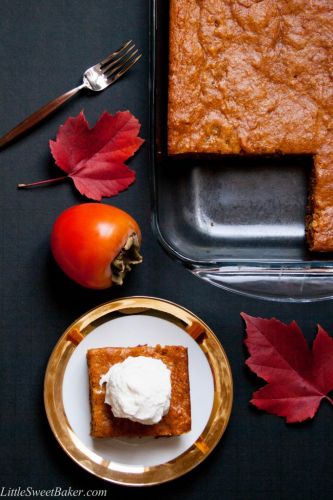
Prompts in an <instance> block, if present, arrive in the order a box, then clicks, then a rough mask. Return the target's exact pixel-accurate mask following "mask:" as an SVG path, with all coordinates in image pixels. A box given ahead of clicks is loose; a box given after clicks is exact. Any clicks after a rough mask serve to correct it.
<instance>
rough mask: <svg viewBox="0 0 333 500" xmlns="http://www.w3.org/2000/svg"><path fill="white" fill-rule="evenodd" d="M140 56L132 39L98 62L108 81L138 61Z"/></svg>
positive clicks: (120, 74)
mask: <svg viewBox="0 0 333 500" xmlns="http://www.w3.org/2000/svg"><path fill="white" fill-rule="evenodd" d="M140 57H141V54H139V51H138V49H136V48H135V45H134V43H133V42H132V40H129V41H128V42H126V43H124V45H122V46H121V47H120V48H119V49H118V50H116V51H115V52H112V54H110V55H109V56H108V57H107V58H106V59H104V60H103V61H102V62H101V63H100V70H101V71H102V72H103V74H104V76H105V77H106V78H107V79H108V80H109V81H110V82H113V81H115V80H117V79H118V78H120V77H121V76H122V75H123V74H124V73H125V72H126V71H128V70H129V69H130V68H131V67H132V66H133V65H134V64H135V63H136V62H138V60H139V59H140Z"/></svg>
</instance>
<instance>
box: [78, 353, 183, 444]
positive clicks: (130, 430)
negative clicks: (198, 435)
mask: <svg viewBox="0 0 333 500" xmlns="http://www.w3.org/2000/svg"><path fill="white" fill-rule="evenodd" d="M129 356H132V357H136V356H147V357H151V358H155V359H160V360H161V361H163V362H164V363H165V365H166V366H167V367H168V368H169V370H170V372H171V400H170V409H169V411H168V413H167V414H166V415H165V416H164V417H163V418H162V420H161V421H160V422H158V423H157V424H153V425H145V424H141V423H138V422H133V421H131V420H129V419H127V418H117V417H115V416H114V415H113V413H112V410H111V407H110V406H109V405H108V404H106V403H105V402H104V398H105V387H104V385H102V386H101V385H100V379H101V376H102V375H104V374H105V373H106V372H107V371H108V370H109V368H110V367H111V366H113V365H115V364H116V363H120V362H122V361H124V360H125V359H126V358H128V357H129ZM87 362H88V374H89V390H90V407H91V435H92V436H93V437H96V438H103V437H117V436H118V437H119V436H132V437H134V436H155V437H158V436H178V435H180V434H184V433H185V432H188V431H190V430H191V401H190V384H189V375H188V355H187V348H186V347H182V346H160V345H157V346H155V347H150V346H146V345H144V346H137V347H103V348H97V349H90V350H88V352H87Z"/></svg>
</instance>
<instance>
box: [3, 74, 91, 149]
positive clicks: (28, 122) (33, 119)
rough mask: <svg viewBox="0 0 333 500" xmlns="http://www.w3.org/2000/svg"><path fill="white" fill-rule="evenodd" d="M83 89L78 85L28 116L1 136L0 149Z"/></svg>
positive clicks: (82, 86)
mask: <svg viewBox="0 0 333 500" xmlns="http://www.w3.org/2000/svg"><path fill="white" fill-rule="evenodd" d="M84 87H85V84H84V83H83V84H82V85H79V86H78V87H75V88H74V89H72V90H69V91H68V92H66V93H65V94H63V95H61V96H59V97H57V98H56V99H53V101H50V102H48V103H47V104H45V105H44V106H42V107H41V108H40V109H39V110H38V111H35V112H34V113H33V114H32V115H30V116H28V118H26V119H25V120H23V121H22V122H21V123H19V124H18V125H17V126H16V127H14V128H13V129H12V130H10V131H9V132H7V134H5V135H3V136H2V137H1V138H0V148H2V147H3V146H5V145H7V144H8V143H9V142H10V141H12V140H13V139H15V138H16V137H18V136H20V135H21V134H23V133H24V132H26V131H27V130H29V129H30V128H32V127H34V126H35V125H37V123H39V122H40V121H42V120H43V119H44V118H46V117H47V116H48V115H49V114H50V113H52V112H53V111H55V110H56V109H57V108H59V106H61V105H62V104H64V103H65V102H66V101H68V99H70V98H71V97H73V96H74V95H75V94H77V93H78V92H79V91H80V90H81V89H83V88H84Z"/></svg>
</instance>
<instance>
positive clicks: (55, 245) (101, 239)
mask: <svg viewBox="0 0 333 500" xmlns="http://www.w3.org/2000/svg"><path fill="white" fill-rule="evenodd" d="M133 233H135V234H136V235H137V237H138V240H139V243H140V244H141V231H140V228H139V226H138V224H137V223H136V221H135V220H134V219H133V218H132V217H131V216H130V215H129V214H128V213H127V212H124V211H123V210H120V209H119V208H116V207H113V206H110V205H104V204H102V203H84V204H81V205H76V206H73V207H70V208H68V209H67V210H65V211H64V212H62V213H61V214H60V216H59V217H58V218H57V220H56V221H55V224H54V226H53V229H52V234H51V249H52V253H53V255H54V258H55V260H56V262H57V263H58V265H59V266H60V267H61V269H62V270H63V271H64V272H65V273H66V274H67V275H68V276H69V277H70V278H71V279H72V280H74V281H75V282H76V283H78V284H79V285H82V286H84V287H87V288H95V289H103V288H109V287H111V286H112V273H111V264H112V262H113V260H114V259H115V258H116V257H117V255H118V254H119V252H120V251H121V249H122V248H123V247H124V246H125V244H126V242H127V240H128V238H129V237H130V236H131V235H133Z"/></svg>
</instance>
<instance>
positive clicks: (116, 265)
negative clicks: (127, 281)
mask: <svg viewBox="0 0 333 500" xmlns="http://www.w3.org/2000/svg"><path fill="white" fill-rule="evenodd" d="M142 260H143V259H142V256H141V254H140V243H139V238H138V235H137V234H136V233H133V234H131V235H130V236H129V237H128V239H127V241H126V243H125V245H124V246H123V248H122V249H121V250H120V252H119V253H118V255H117V257H116V258H115V259H114V261H113V262H112V263H111V279H112V283H114V284H116V285H122V284H123V281H124V278H125V276H126V274H127V273H128V272H129V271H130V270H131V269H132V267H131V266H133V265H136V264H141V262H142Z"/></svg>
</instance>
